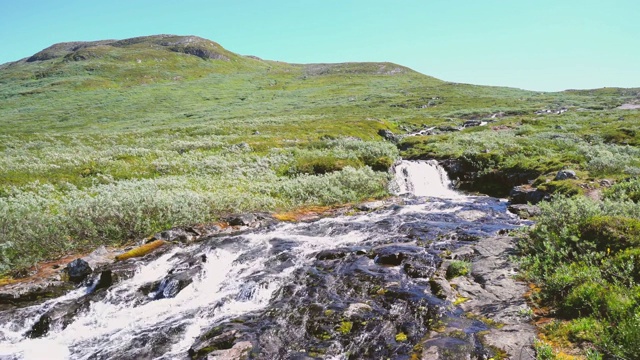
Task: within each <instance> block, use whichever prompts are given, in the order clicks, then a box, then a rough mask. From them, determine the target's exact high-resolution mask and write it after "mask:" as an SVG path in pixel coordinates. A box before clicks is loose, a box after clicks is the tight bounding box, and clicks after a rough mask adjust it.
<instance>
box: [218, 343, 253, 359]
mask: <svg viewBox="0 0 640 360" xmlns="http://www.w3.org/2000/svg"><path fill="white" fill-rule="evenodd" d="M251 349H253V345H252V344H251V343H250V342H249V341H239V342H237V343H235V344H234V345H233V347H231V349H228V350H216V351H214V352H212V353H210V354H209V356H207V360H212V359H215V360H244V359H248V358H249V352H250V351H251Z"/></svg>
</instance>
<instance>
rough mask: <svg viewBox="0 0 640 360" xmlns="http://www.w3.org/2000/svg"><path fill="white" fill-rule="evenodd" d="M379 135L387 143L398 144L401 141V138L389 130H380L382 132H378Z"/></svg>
mask: <svg viewBox="0 0 640 360" xmlns="http://www.w3.org/2000/svg"><path fill="white" fill-rule="evenodd" d="M378 135H380V136H382V138H383V139H385V140H387V141H391V142H393V143H397V142H398V141H400V137H399V136H398V135H396V134H394V133H393V132H392V131H391V130H389V129H380V130H378Z"/></svg>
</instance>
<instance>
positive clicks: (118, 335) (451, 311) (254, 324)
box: [0, 161, 519, 360]
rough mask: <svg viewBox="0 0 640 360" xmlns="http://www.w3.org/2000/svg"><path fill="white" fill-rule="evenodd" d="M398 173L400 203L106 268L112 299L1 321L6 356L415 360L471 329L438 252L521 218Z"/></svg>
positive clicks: (434, 172) (80, 293) (428, 164)
mask: <svg viewBox="0 0 640 360" xmlns="http://www.w3.org/2000/svg"><path fill="white" fill-rule="evenodd" d="M395 173H396V178H395V181H394V183H393V184H392V191H394V192H396V193H397V194H398V195H400V196H402V197H403V198H404V202H403V204H402V205H394V206H392V207H390V208H386V209H382V210H378V211H374V212H370V213H366V214H360V215H354V216H338V217H334V218H325V219H322V220H317V221H314V222H309V223H296V224H290V223H281V224H277V225H273V226H270V227H266V228H262V229H258V230H252V231H248V232H244V233H241V234H236V235H226V236H214V237H211V238H208V239H206V240H205V241H202V242H199V243H198V244H195V245H191V246H184V247H178V246H176V247H173V248H171V249H169V250H167V251H165V252H164V253H162V254H161V255H159V256H158V255H156V256H155V258H152V259H150V258H146V259H143V260H138V261H137V262H135V261H132V260H130V261H127V262H123V263H122V265H116V266H114V268H113V269H111V270H110V272H109V276H111V274H112V273H113V276H114V279H118V280H117V281H114V284H113V285H111V286H109V287H108V288H106V289H105V288H103V289H97V288H98V286H96V283H97V281H98V280H97V278H96V279H95V281H94V283H88V284H86V286H81V287H80V288H78V289H76V290H74V291H71V292H69V293H67V294H66V295H64V296H62V297H60V298H56V299H52V300H49V301H46V302H44V303H41V304H38V305H35V306H31V307H26V308H21V309H13V310H6V311H3V312H0V359H52V360H53V359H67V358H70V359H187V358H190V357H191V358H206V353H207V352H210V351H212V350H224V349H230V348H232V347H234V346H235V345H237V344H239V343H244V344H250V347H251V349H252V350H251V356H252V357H254V358H260V359H312V358H323V359H330V358H332V359H360V358H409V356H410V355H411V353H412V351H414V349H413V346H414V345H415V344H417V343H418V342H419V341H420V340H421V339H422V338H424V337H425V336H426V335H427V334H428V333H429V331H430V330H431V329H432V328H433V327H434V326H436V325H435V324H437V323H438V322H439V321H441V319H443V318H455V317H459V318H460V319H461V320H460V321H467V322H468V321H470V320H463V319H462V318H463V317H461V315H460V314H459V312H458V311H456V309H455V307H454V306H452V305H451V304H450V303H448V302H446V301H444V300H442V299H440V298H438V297H437V296H435V295H434V294H433V292H432V290H431V287H430V283H429V280H430V277H431V276H432V275H433V274H434V272H435V270H436V268H437V266H438V265H439V263H440V262H441V255H443V254H445V253H446V252H448V251H451V250H454V249H456V248H457V247H459V246H460V245H461V244H464V243H465V242H468V241H474V240H477V239H478V238H480V237H486V236H491V235H495V234H496V233H497V232H498V231H499V230H501V229H510V228H514V227H517V226H518V225H519V221H518V220H517V219H516V218H514V217H513V216H512V215H510V214H508V213H507V211H506V203H505V202H504V201H501V200H499V199H495V198H490V197H475V196H465V195H462V194H460V193H457V192H456V191H454V190H453V189H451V185H450V181H449V180H448V178H447V177H446V173H445V172H444V171H443V170H442V168H440V167H439V166H438V165H437V163H436V162H434V161H419V162H409V161H403V162H401V163H399V164H397V165H396V166H395ZM125 263H126V264H125ZM118 266H120V268H118ZM127 266H128V267H127ZM116 275H117V276H116ZM96 289H97V290H96ZM468 327H470V328H473V329H475V330H473V331H475V332H477V331H480V330H482V328H483V325H482V324H481V323H473V324H468ZM473 331H471V332H473ZM443 346H446V344H444V345H443ZM477 351H478V352H479V353H481V352H482V351H484V350H483V349H482V348H481V346H480V345H478V349H477Z"/></svg>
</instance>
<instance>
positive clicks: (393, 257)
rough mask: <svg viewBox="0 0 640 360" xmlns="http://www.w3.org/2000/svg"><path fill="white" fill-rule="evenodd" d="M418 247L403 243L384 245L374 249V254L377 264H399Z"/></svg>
mask: <svg viewBox="0 0 640 360" xmlns="http://www.w3.org/2000/svg"><path fill="white" fill-rule="evenodd" d="M415 252H417V248H414V247H409V246H401V245H383V246H379V247H377V248H374V249H373V252H372V256H373V259H374V261H375V262H376V264H380V265H390V266H398V265H400V264H401V263H402V261H403V260H404V259H407V258H408V257H409V255H410V254H413V253H415Z"/></svg>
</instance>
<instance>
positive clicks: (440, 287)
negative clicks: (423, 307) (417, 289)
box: [429, 276, 456, 302]
mask: <svg viewBox="0 0 640 360" xmlns="http://www.w3.org/2000/svg"><path fill="white" fill-rule="evenodd" d="M429 286H430V287H431V292H432V293H433V294H434V295H435V296H437V297H438V298H440V299H442V300H447V301H451V302H453V301H455V299H456V292H455V290H454V289H453V288H452V287H451V284H449V281H448V280H446V279H445V278H443V277H442V276H436V277H434V278H432V279H431V280H429Z"/></svg>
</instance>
